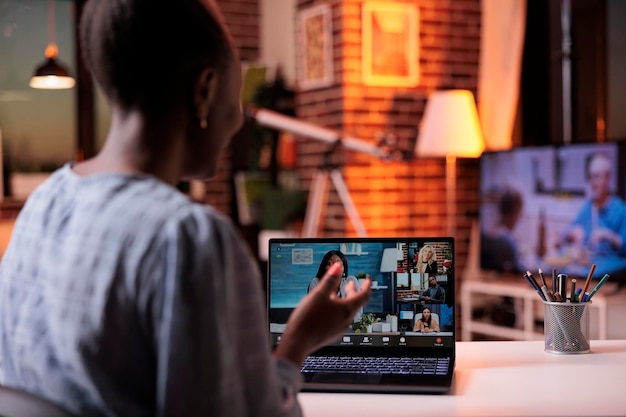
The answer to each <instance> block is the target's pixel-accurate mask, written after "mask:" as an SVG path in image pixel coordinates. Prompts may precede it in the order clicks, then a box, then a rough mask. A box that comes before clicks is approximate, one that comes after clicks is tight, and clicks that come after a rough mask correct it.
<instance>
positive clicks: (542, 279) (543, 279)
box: [539, 268, 546, 287]
mask: <svg viewBox="0 0 626 417" xmlns="http://www.w3.org/2000/svg"><path fill="white" fill-rule="evenodd" d="M539 279H541V286H543V287H545V286H546V279H545V278H544V277H543V271H542V270H541V268H539Z"/></svg>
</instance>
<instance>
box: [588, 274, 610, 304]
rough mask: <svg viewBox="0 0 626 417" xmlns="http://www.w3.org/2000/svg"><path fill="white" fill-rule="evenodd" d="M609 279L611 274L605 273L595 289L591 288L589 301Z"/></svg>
mask: <svg viewBox="0 0 626 417" xmlns="http://www.w3.org/2000/svg"><path fill="white" fill-rule="evenodd" d="M607 279H609V274H604V276H603V277H602V279H601V280H600V282H598V283H597V284H596V286H595V287H594V288H593V290H591V292H590V293H589V297H587V301H589V300H591V297H593V295H594V294H595V293H597V292H598V290H599V289H600V287H601V286H602V285H604V283H605V282H606V280H607Z"/></svg>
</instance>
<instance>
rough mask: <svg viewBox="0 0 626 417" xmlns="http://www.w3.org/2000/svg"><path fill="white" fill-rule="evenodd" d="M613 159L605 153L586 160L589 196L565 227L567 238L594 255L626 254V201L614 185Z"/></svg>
mask: <svg viewBox="0 0 626 417" xmlns="http://www.w3.org/2000/svg"><path fill="white" fill-rule="evenodd" d="M612 169H613V167H612V164H611V160H610V159H609V158H608V157H607V156H606V155H605V154H602V153H596V154H593V155H591V156H590V158H589V159H588V160H587V164H586V178H587V186H588V193H589V197H588V199H587V200H586V201H585V203H584V204H583V206H582V207H581V209H580V211H579V212H578V215H577V216H576V218H575V219H574V221H573V222H572V224H571V225H570V227H569V228H568V229H567V230H566V231H565V235H564V242H565V244H566V245H572V246H573V247H575V248H579V249H580V250H581V252H580V253H581V254H582V255H583V256H584V255H585V254H587V255H589V256H590V257H591V258H590V259H589V260H588V261H589V262H594V257H596V256H600V257H625V256H626V247H625V246H624V242H625V240H626V205H624V201H623V200H622V199H621V198H620V197H618V196H616V195H614V194H613V193H612V191H611V189H610V184H611V177H612Z"/></svg>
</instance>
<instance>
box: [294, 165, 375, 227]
mask: <svg viewBox="0 0 626 417" xmlns="http://www.w3.org/2000/svg"><path fill="white" fill-rule="evenodd" d="M329 179H331V180H332V183H333V185H334V186H335V190H337V195H339V199H340V200H341V204H342V205H343V208H344V210H345V211H346V214H347V215H348V217H349V218H350V220H351V221H352V225H353V226H354V229H355V230H356V232H357V235H358V236H361V237H365V236H367V231H366V230H365V225H363V221H362V220H361V217H360V216H359V212H358V211H357V209H356V206H355V205H354V202H353V201H352V197H351V196H350V191H349V190H348V187H347V186H346V183H345V180H344V179H343V176H342V174H341V171H339V170H337V169H333V170H330V171H329V170H320V171H317V172H316V173H315V175H314V176H313V181H312V183H311V190H310V191H309V200H308V202H307V208H306V215H305V217H304V225H303V228H302V237H315V236H316V235H317V232H318V230H319V226H320V220H321V217H322V214H323V213H324V207H325V205H326V201H327V197H328V192H329V188H328V180H329Z"/></svg>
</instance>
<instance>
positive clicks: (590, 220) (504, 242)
mask: <svg viewBox="0 0 626 417" xmlns="http://www.w3.org/2000/svg"><path fill="white" fill-rule="evenodd" d="M625 151H626V148H625V147H624V146H623V145H621V144H619V143H616V142H612V143H594V144H575V145H562V146H545V147H531V148H516V149H512V150H508V151H497V152H485V153H483V155H482V156H481V159H480V208H479V216H480V231H481V242H480V245H481V251H480V263H481V267H482V268H483V269H491V270H497V271H507V272H516V273H518V272H519V273H523V272H525V271H527V270H528V271H531V272H532V273H533V274H535V275H536V273H537V271H538V269H539V268H541V269H542V270H543V271H544V273H546V274H548V275H551V273H552V270H553V269H555V270H556V271H557V273H564V274H568V275H569V276H571V277H572V278H576V277H580V278H586V277H587V275H588V273H589V271H590V269H591V266H592V265H595V271H594V274H593V278H594V279H600V278H602V277H603V276H604V274H607V273H608V274H610V275H611V280H625V279H626V206H625V204H624V199H625V197H626V182H625V172H626V170H625V168H624V166H625V165H624V162H625V161H626V159H625V157H624V156H625Z"/></svg>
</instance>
